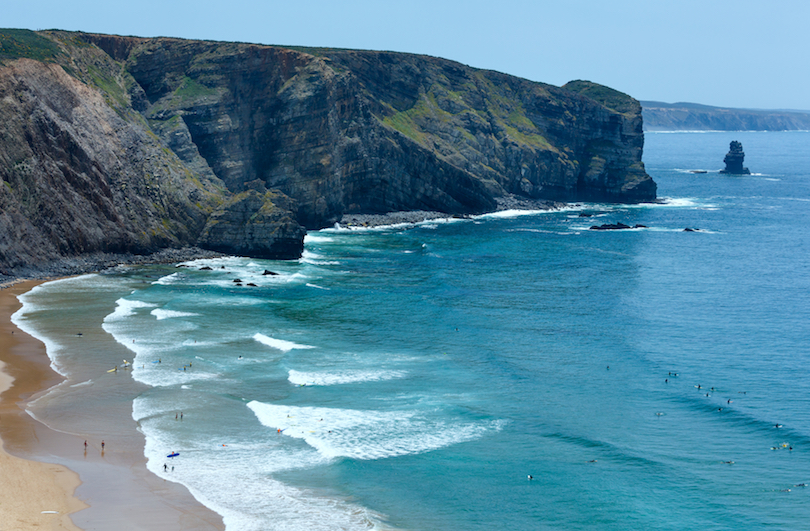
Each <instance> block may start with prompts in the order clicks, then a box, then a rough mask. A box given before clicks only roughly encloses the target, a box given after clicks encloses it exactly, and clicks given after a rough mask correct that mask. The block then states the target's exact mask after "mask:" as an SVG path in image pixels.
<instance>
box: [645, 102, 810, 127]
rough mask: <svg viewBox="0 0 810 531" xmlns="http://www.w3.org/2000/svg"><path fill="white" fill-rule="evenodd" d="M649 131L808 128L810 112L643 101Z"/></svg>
mask: <svg viewBox="0 0 810 531" xmlns="http://www.w3.org/2000/svg"><path fill="white" fill-rule="evenodd" d="M641 106H642V108H643V113H642V114H643V116H644V129H645V130H646V131H807V130H810V112H799V111H763V110H750V109H729V108H725V107H711V106H709V105H699V104H697V103H661V102H658V101H643V102H641Z"/></svg>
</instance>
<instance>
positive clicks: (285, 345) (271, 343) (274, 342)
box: [253, 334, 315, 352]
mask: <svg viewBox="0 0 810 531" xmlns="http://www.w3.org/2000/svg"><path fill="white" fill-rule="evenodd" d="M253 339H255V340H256V341H258V342H259V343H261V344H262V345H267V346H268V347H272V348H274V349H277V350H281V351H282V352H289V351H290V350H293V349H305V348H315V347H313V346H311V345H299V344H298V343H293V342H292V341H285V340H283V339H276V338H273V337H269V336H266V335H264V334H256V335H254V336H253Z"/></svg>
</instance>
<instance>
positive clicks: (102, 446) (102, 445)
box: [101, 441, 104, 452]
mask: <svg viewBox="0 0 810 531" xmlns="http://www.w3.org/2000/svg"><path fill="white" fill-rule="evenodd" d="M101 451H102V452H103V451H104V441H101Z"/></svg>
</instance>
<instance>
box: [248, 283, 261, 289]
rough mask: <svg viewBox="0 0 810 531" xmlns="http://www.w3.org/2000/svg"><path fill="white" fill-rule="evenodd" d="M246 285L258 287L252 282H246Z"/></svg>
mask: <svg viewBox="0 0 810 531" xmlns="http://www.w3.org/2000/svg"><path fill="white" fill-rule="evenodd" d="M246 285H247V286H250V287H251V288H258V287H259V286H257V285H256V284H254V283H253V282H248V283H247V284H246Z"/></svg>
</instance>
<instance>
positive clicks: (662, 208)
mask: <svg viewBox="0 0 810 531" xmlns="http://www.w3.org/2000/svg"><path fill="white" fill-rule="evenodd" d="M731 140H739V141H741V142H742V144H743V146H744V149H745V152H746V166H748V167H749V168H751V171H752V172H753V174H752V175H748V176H728V175H722V174H719V173H718V172H717V170H718V169H720V168H721V167H722V166H723V163H722V160H723V157H724V155H725V153H726V152H727V151H728V146H729V142H730V141H731ZM644 162H645V164H646V167H647V171H648V173H649V174H650V175H652V176H653V178H654V179H655V181H656V182H657V183H658V191H659V197H660V198H661V199H662V200H663V202H662V203H661V204H655V205H634V206H622V205H603V204H578V205H570V207H569V208H566V209H564V210H560V211H553V212H506V213H499V214H493V215H487V216H480V217H477V218H475V219H471V220H447V221H438V222H437V221H434V222H427V223H422V224H419V225H415V226H414V225H408V226H398V227H389V228H377V229H365V230H349V229H345V228H344V229H337V228H336V229H328V230H323V231H319V232H314V233H310V234H309V235H308V236H307V239H306V251H305V255H304V258H303V259H301V260H300V261H291V262H273V261H262V260H252V259H247V258H223V259H216V260H201V261H195V262H189V263H187V264H186V265H187V266H188V267H181V268H175V267H171V266H149V267H137V268H135V267H121V268H119V269H118V270H116V271H114V272H109V273H104V274H97V275H87V276H82V277H78V278H73V279H68V280H63V281H57V282H52V283H48V284H45V285H43V286H41V287H39V288H37V289H35V290H34V291H32V292H30V293H28V294H26V295H24V296H23V297H22V300H23V302H24V307H23V309H22V310H21V312H19V313H18V314H16V315H15V318H14V319H15V322H17V323H18V324H19V325H20V326H22V327H24V328H25V329H26V330H30V331H32V333H34V334H36V335H37V336H38V337H41V338H42V339H43V340H44V341H45V342H46V344H47V345H48V349H49V354H50V356H51V357H52V359H53V361H54V366H55V367H56V368H57V369H58V370H59V371H60V372H61V373H62V374H64V375H65V376H66V377H67V378H68V380H67V381H66V382H65V384H63V385H62V386H60V387H59V388H57V389H55V390H54V391H53V392H52V393H50V394H49V395H48V396H46V397H45V398H44V399H41V400H40V401H38V402H37V403H35V404H33V405H32V406H31V412H32V413H33V414H34V415H36V416H37V418H40V419H42V420H43V421H44V422H46V423H48V424H49V425H52V426H54V427H56V428H57V429H63V430H66V431H73V432H75V433H80V434H83V435H85V436H87V434H90V435H93V434H102V433H104V430H105V429H107V428H104V427H102V425H106V426H109V425H110V415H116V414H121V415H126V414H131V416H132V418H133V419H134V421H135V422H136V423H137V427H138V429H139V430H140V431H141V432H142V433H143V434H145V436H146V447H145V450H144V452H145V455H146V457H147V458H148V459H149V461H148V467H149V469H150V470H151V471H153V472H154V473H155V474H157V475H159V476H162V477H166V478H167V479H169V480H171V481H177V482H180V483H182V484H184V485H186V486H188V488H189V489H190V490H191V492H192V493H193V494H194V496H195V497H197V498H198V499H199V500H200V501H201V502H202V503H204V504H205V505H207V506H209V507H211V508H212V509H214V510H216V511H217V512H219V513H221V514H222V515H223V516H224V518H225V523H226V525H227V529H228V531H260V530H261V531H263V530H267V529H290V530H313V529H328V530H332V529H347V530H354V529H369V528H372V529H397V530H436V529H454V530H470V531H479V530H480V531H484V530H487V531H489V530H492V529H520V530H523V529H526V530H529V529H531V530H535V529H537V530H542V529H554V530H559V529H565V530H648V529H658V530H683V529H701V530H732V529H733V530H744V529H752V530H753V529H757V530H759V529H786V530H787V529H807V528H808V526H810V486H808V487H805V484H810V319H808V312H810V133H808V132H792V133H771V132H769V133H719V132H718V133H648V134H647V135H646V145H645V150H644ZM695 169H703V170H708V173H705V174H693V173H691V172H690V170H695ZM586 216H588V217H586ZM616 222H623V223H626V224H628V225H636V224H641V225H644V226H646V228H639V229H634V230H626V231H590V230H588V228H589V227H590V226H591V225H595V224H603V223H616ZM687 227H689V228H694V229H699V230H698V231H695V232H685V231H684V228H687ZM204 266H209V267H210V268H211V270H201V268H202V267H204ZM265 270H269V271H272V272H274V273H277V274H276V275H263V274H262V273H263V272H264V271H265ZM237 278H238V279H241V280H242V281H243V285H242V286H238V285H236V283H234V280H235V279H237ZM247 283H253V284H255V287H253V286H248V285H247ZM78 330H82V331H83V335H82V336H77V335H76V333H75V332H76V331H78ZM133 357H134V361H133V368H132V370H131V371H123V370H121V371H119V372H117V373H115V372H113V373H108V372H107V370H109V369H111V368H112V367H113V366H114V365H116V364H123V360H124V359H126V360H128V361H130V360H132V358H133ZM79 403H81V404H82V405H83V406H82V407H77V404H79ZM88 404H90V406H88ZM93 404H96V406H92V405H93ZM180 412H182V414H183V419H182V420H180V419H179V415H178V414H179V413H180ZM176 415H178V418H177V419H176V418H175V416H176ZM172 451H176V452H179V453H180V455H179V456H178V457H176V458H174V459H172V460H169V459H168V458H167V457H166V455H167V454H169V453H171V452H172ZM164 463H168V464H169V465H171V466H174V467H175V469H174V472H164V470H163V465H164ZM530 475H531V476H533V478H534V479H529V476H530Z"/></svg>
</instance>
